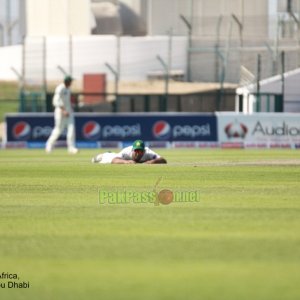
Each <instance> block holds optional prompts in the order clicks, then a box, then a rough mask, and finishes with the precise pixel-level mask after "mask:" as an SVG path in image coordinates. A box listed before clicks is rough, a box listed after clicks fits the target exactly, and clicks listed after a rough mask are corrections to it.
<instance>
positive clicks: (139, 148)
mask: <svg viewBox="0 0 300 300" xmlns="http://www.w3.org/2000/svg"><path fill="white" fill-rule="evenodd" d="M92 162H93V163H101V164H137V163H145V164H166V163H167V161H166V160H165V159H164V158H163V157H161V156H160V155H158V154H157V153H155V152H154V151H153V150H151V149H150V148H148V147H145V143H144V142H143V141H141V140H136V141H135V142H134V143H133V145H132V146H129V147H126V148H124V149H123V150H122V151H121V152H119V153H112V152H106V153H103V154H98V155H97V156H95V157H94V158H92Z"/></svg>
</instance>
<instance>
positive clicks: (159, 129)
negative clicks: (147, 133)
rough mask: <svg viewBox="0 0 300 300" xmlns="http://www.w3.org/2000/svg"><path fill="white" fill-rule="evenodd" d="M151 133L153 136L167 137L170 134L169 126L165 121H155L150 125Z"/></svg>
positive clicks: (162, 138)
mask: <svg viewBox="0 0 300 300" xmlns="http://www.w3.org/2000/svg"><path fill="white" fill-rule="evenodd" d="M152 133H153V135H154V137H155V138H158V139H161V140H165V139H168V138H170V136H171V126H170V124H169V123H168V122H166V121H157V122H156V123H155V124H154V125H153V127H152Z"/></svg>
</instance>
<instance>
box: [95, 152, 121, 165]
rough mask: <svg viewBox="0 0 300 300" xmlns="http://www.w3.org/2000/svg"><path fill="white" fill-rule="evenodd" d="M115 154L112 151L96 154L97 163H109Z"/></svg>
mask: <svg viewBox="0 0 300 300" xmlns="http://www.w3.org/2000/svg"><path fill="white" fill-rule="evenodd" d="M116 156H117V153H114V152H105V153H102V154H98V155H97V157H96V158H97V161H98V162H99V164H111V161H112V160H113V159H114V158H115V157H116Z"/></svg>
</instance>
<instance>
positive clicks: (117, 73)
mask: <svg viewBox="0 0 300 300" xmlns="http://www.w3.org/2000/svg"><path fill="white" fill-rule="evenodd" d="M105 66H106V67H107V68H108V69H109V70H110V71H111V73H112V74H113V75H114V77H115V95H116V99H115V106H114V112H117V103H118V94H119V89H118V87H119V72H118V71H117V70H115V69H114V68H113V67H112V66H111V65H110V64H109V63H107V62H106V63H105Z"/></svg>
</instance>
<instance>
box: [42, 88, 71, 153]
mask: <svg viewBox="0 0 300 300" xmlns="http://www.w3.org/2000/svg"><path fill="white" fill-rule="evenodd" d="M52 103H53V106H54V107H55V110H54V123H55V126H54V129H53V131H52V133H51V135H50V137H49V139H48V141H47V143H46V148H47V147H48V148H53V146H54V144H55V142H56V141H57V139H58V138H59V136H60V135H61V133H62V131H63V130H64V128H65V127H67V129H68V130H67V145H68V149H69V150H71V149H74V148H75V121H74V116H73V109H72V106H71V91H70V89H69V88H67V87H66V86H65V84H64V83H61V84H59V85H58V86H57V87H56V89H55V94H54V97H53V101H52ZM62 107H63V108H64V109H65V110H66V111H67V112H68V113H69V116H68V117H65V116H64V115H63V112H62Z"/></svg>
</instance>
